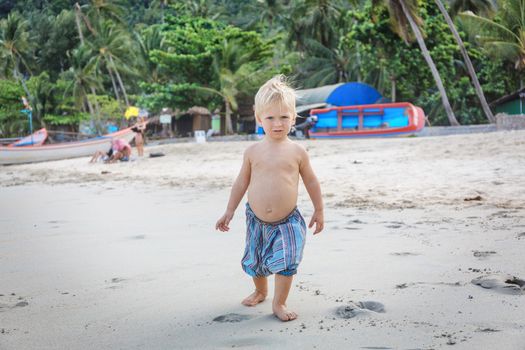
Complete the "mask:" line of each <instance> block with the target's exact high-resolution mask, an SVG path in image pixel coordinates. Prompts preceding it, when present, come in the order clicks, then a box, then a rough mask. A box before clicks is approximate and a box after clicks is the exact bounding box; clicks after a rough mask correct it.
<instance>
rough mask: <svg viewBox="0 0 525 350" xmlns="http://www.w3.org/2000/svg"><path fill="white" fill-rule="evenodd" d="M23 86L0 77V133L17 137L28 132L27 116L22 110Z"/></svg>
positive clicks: (4, 135)
mask: <svg viewBox="0 0 525 350" xmlns="http://www.w3.org/2000/svg"><path fill="white" fill-rule="evenodd" d="M24 95H25V94H24V90H23V89H22V86H20V84H19V83H18V82H16V81H13V80H7V79H0V135H2V137H16V136H20V135H24V134H27V130H29V127H28V122H27V117H26V116H25V115H23V114H22V113H21V112H20V110H21V109H23V108H24V106H23V105H22V101H21V97H22V96H24Z"/></svg>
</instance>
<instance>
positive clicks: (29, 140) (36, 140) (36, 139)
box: [8, 128, 47, 147]
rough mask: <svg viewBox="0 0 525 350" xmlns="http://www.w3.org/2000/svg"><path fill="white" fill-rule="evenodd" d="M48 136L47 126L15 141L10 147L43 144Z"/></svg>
mask: <svg viewBox="0 0 525 350" xmlns="http://www.w3.org/2000/svg"><path fill="white" fill-rule="evenodd" d="M46 138H47V130H46V128H42V129H40V130H38V131H36V132H35V133H33V134H32V135H29V136H26V137H24V138H21V139H20V140H18V141H16V142H13V143H12V144H10V145H9V146H8V147H26V146H42V145H43V144H44V142H45V141H46Z"/></svg>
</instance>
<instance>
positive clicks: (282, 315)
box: [272, 305, 297, 322]
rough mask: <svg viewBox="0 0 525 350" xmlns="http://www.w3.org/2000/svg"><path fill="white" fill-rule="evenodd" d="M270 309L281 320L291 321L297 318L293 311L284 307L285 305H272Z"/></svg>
mask: <svg viewBox="0 0 525 350" xmlns="http://www.w3.org/2000/svg"><path fill="white" fill-rule="evenodd" d="M272 310H273V313H274V315H275V316H277V317H278V318H279V319H280V320H281V321H283V322H287V321H292V320H295V319H296V318H297V314H296V313H295V312H293V311H290V310H288V309H287V308H286V305H273V306H272Z"/></svg>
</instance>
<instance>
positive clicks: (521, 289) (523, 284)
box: [472, 274, 525, 295]
mask: <svg viewBox="0 0 525 350" xmlns="http://www.w3.org/2000/svg"><path fill="white" fill-rule="evenodd" d="M472 283H473V284H475V285H478V286H480V287H482V288H485V289H493V290H494V291H496V292H500V293H504V294H514V295H520V294H525V280H523V279H520V278H517V277H515V276H512V275H506V274H492V275H487V276H480V277H477V278H474V279H473V280H472Z"/></svg>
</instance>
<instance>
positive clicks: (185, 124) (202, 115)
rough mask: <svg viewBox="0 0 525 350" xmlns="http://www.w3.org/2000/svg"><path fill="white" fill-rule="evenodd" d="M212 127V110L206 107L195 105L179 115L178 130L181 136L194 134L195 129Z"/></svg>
mask: <svg viewBox="0 0 525 350" xmlns="http://www.w3.org/2000/svg"><path fill="white" fill-rule="evenodd" d="M209 129H211V112H210V111H209V110H208V109H207V108H204V107H198V106H193V107H191V108H190V109H188V110H187V111H186V112H184V113H182V114H180V115H179V116H177V120H176V130H177V131H176V132H177V134H178V135H180V136H192V135H193V133H194V132H195V130H204V131H207V130H209Z"/></svg>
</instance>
